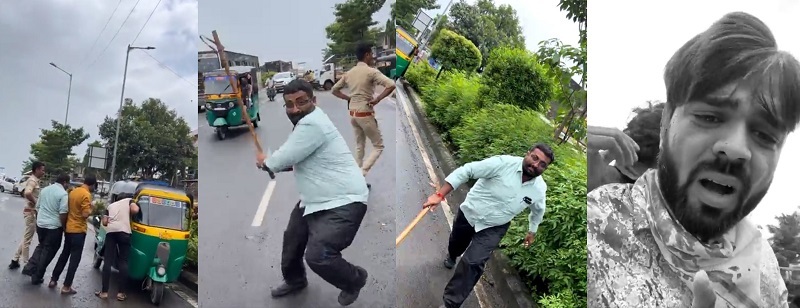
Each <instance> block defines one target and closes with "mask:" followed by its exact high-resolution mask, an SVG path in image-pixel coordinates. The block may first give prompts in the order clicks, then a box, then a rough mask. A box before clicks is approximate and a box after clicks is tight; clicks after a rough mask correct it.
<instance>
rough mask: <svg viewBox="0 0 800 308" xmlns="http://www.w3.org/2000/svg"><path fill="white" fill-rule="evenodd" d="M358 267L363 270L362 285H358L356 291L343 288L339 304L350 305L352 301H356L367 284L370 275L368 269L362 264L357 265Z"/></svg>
mask: <svg viewBox="0 0 800 308" xmlns="http://www.w3.org/2000/svg"><path fill="white" fill-rule="evenodd" d="M356 268H357V269H358V271H359V272H361V275H362V276H363V277H364V279H363V281H364V282H363V283H361V286H360V287H358V289H356V290H355V291H345V290H342V292H341V293H339V305H342V306H348V305H350V304H352V303H355V302H356V300H357V299H358V295H359V294H360V293H361V289H363V288H364V286H365V285H367V278H368V277H369V274H368V273H367V270H365V269H364V268H362V267H360V266H356Z"/></svg>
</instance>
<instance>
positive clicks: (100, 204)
mask: <svg viewBox="0 0 800 308" xmlns="http://www.w3.org/2000/svg"><path fill="white" fill-rule="evenodd" d="M106 207H107V205H106V202H105V201H103V200H96V201H94V207H93V208H92V213H91V214H90V216H96V215H103V211H105V210H106Z"/></svg>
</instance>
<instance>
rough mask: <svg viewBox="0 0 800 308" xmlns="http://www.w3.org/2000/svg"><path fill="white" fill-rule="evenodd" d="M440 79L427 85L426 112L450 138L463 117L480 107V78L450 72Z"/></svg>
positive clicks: (425, 94)
mask: <svg viewBox="0 0 800 308" xmlns="http://www.w3.org/2000/svg"><path fill="white" fill-rule="evenodd" d="M442 76H443V77H441V78H439V80H438V81H437V82H436V83H434V84H431V85H430V86H428V87H426V91H425V92H424V93H423V100H424V102H425V113H426V114H427V116H428V118H429V119H430V120H431V123H433V124H434V125H436V126H437V127H438V128H439V129H440V130H441V131H442V133H443V135H445V138H448V135H449V134H448V133H449V131H450V130H451V129H453V128H455V127H456V126H458V125H459V124H461V120H462V118H463V117H464V116H465V115H467V114H470V113H474V112H475V111H477V110H478V108H480V105H478V92H479V91H480V87H481V83H480V78H479V77H477V76H475V75H472V76H467V75H466V74H464V73H462V72H458V71H456V72H448V73H444V74H443V75H442Z"/></svg>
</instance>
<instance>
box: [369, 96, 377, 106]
mask: <svg viewBox="0 0 800 308" xmlns="http://www.w3.org/2000/svg"><path fill="white" fill-rule="evenodd" d="M379 102H380V101H379V100H377V99H375V98H373V99H372V100H370V101H369V106H370V107H373V106H375V105H377V104H378V103H379Z"/></svg>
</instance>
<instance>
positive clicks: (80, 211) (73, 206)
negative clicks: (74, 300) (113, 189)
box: [48, 176, 97, 294]
mask: <svg viewBox="0 0 800 308" xmlns="http://www.w3.org/2000/svg"><path fill="white" fill-rule="evenodd" d="M96 188H97V179H96V178H95V177H93V176H87V177H86V178H85V179H83V185H81V186H78V187H75V189H73V190H72V192H70V193H69V211H68V212H67V225H66V227H65V228H64V249H62V250H61V255H60V256H59V257H58V262H56V267H55V268H54V269H53V276H52V278H50V285H48V287H50V288H55V287H56V286H57V285H58V278H59V276H61V272H63V271H64V266H66V265H67V260H69V268H67V277H65V278H64V285H63V286H62V287H61V294H75V293H76V292H75V290H74V289H73V288H72V279H74V278H75V271H77V270H78V264H80V263H81V252H83V243H84V242H85V241H86V220H87V219H88V218H89V215H91V213H92V192H93V191H94V190H95V189H96Z"/></svg>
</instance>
